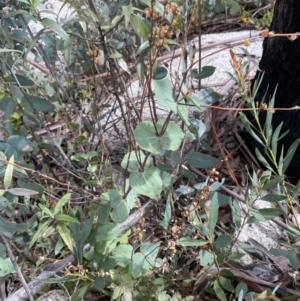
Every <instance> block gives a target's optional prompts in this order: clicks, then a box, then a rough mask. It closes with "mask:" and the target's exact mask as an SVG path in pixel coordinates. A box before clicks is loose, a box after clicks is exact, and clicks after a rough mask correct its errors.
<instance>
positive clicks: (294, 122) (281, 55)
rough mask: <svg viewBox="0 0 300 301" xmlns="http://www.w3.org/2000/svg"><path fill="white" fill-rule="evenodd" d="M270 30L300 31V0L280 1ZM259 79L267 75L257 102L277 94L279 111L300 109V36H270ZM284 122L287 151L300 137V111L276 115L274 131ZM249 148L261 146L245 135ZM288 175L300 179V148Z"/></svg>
mask: <svg viewBox="0 0 300 301" xmlns="http://www.w3.org/2000/svg"><path fill="white" fill-rule="evenodd" d="M270 31H274V32H275V33H276V34H277V33H296V32H300V1H299V0H289V1H286V0H277V1H276V4H275V9H274V17H273V21H272V23H271V26H270ZM259 68H260V70H261V71H258V72H257V74H256V78H257V77H258V76H259V75H261V73H262V72H263V73H264V75H263V79H262V83H261V85H260V88H259V91H258V94H257V96H256V101H261V99H262V98H263V96H264V95H265V93H266V95H267V97H266V103H268V100H269V99H270V98H271V97H272V95H273V94H274V92H275V90H276V88H277V91H276V96H275V108H291V107H294V106H300V37H299V38H297V39H296V40H295V41H290V40H289V39H288V38H287V37H269V38H265V39H264V42H263V55H262V58H261V61H260V63H259ZM260 121H261V123H264V121H265V114H264V113H260ZM281 122H283V123H284V125H283V128H282V132H281V133H284V132H286V131H288V130H289V133H288V134H287V136H285V137H284V138H283V139H282V140H280V141H279V143H278V146H279V148H278V152H279V153H280V151H281V147H282V146H284V150H285V152H286V151H287V150H288V148H289V146H290V145H291V144H292V143H293V142H294V141H295V140H296V139H297V138H299V137H300V112H299V111H298V110H294V111H276V112H275V113H274V116H273V123H272V124H273V130H274V129H275V128H276V127H277V126H278V125H279V124H280V123H281ZM242 137H243V138H244V140H245V141H246V144H247V145H248V146H249V148H250V149H251V150H252V151H254V148H255V147H258V148H259V149H260V151H261V152H262V153H263V148H262V147H260V146H259V144H258V143H257V142H255V141H254V140H253V139H252V138H250V137H249V135H247V134H246V135H242ZM286 174H287V175H288V177H289V179H290V180H291V181H292V182H297V181H298V179H300V148H298V149H297V152H296V154H295V156H294V159H293V160H292V163H291V164H290V166H289V168H288V170H287V172H286Z"/></svg>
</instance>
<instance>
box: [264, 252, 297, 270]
mask: <svg viewBox="0 0 300 301" xmlns="http://www.w3.org/2000/svg"><path fill="white" fill-rule="evenodd" d="M269 252H270V254H272V255H274V256H283V257H285V258H287V259H288V260H289V261H290V263H291V265H292V266H293V268H294V269H295V270H298V269H299V268H300V263H299V260H298V258H297V257H296V256H295V255H294V254H293V253H291V252H290V251H287V250H283V249H275V248H272V249H270V250H269Z"/></svg>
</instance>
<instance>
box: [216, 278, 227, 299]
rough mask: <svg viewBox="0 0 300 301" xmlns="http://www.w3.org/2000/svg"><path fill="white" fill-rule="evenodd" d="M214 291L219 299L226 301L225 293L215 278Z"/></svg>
mask: <svg viewBox="0 0 300 301" xmlns="http://www.w3.org/2000/svg"><path fill="white" fill-rule="evenodd" d="M214 291H215V293H216V295H217V297H218V298H219V300H221V301H227V298H226V295H225V293H224V291H223V289H222V287H221V286H220V284H219V282H218V280H217V279H216V280H215V281H214Z"/></svg>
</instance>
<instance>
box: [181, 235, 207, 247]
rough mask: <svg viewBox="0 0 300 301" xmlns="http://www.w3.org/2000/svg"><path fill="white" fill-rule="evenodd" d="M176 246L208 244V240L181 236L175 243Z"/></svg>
mask: <svg viewBox="0 0 300 301" xmlns="http://www.w3.org/2000/svg"><path fill="white" fill-rule="evenodd" d="M176 244H177V245H178V246H183V247H202V246H205V245H207V244H208V241H205V240H198V239H197V240H196V239H191V238H189V237H181V238H180V239H179V240H178V241H177V243H176Z"/></svg>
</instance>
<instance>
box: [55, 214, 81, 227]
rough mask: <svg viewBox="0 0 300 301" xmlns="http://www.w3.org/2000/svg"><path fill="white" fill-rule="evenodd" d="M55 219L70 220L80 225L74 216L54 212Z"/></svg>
mask: <svg viewBox="0 0 300 301" xmlns="http://www.w3.org/2000/svg"><path fill="white" fill-rule="evenodd" d="M55 219H56V220H58V221H61V222H70V223H75V224H79V225H80V222H79V221H78V220H77V219H76V218H74V217H72V216H70V215H66V214H56V215H55Z"/></svg>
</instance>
